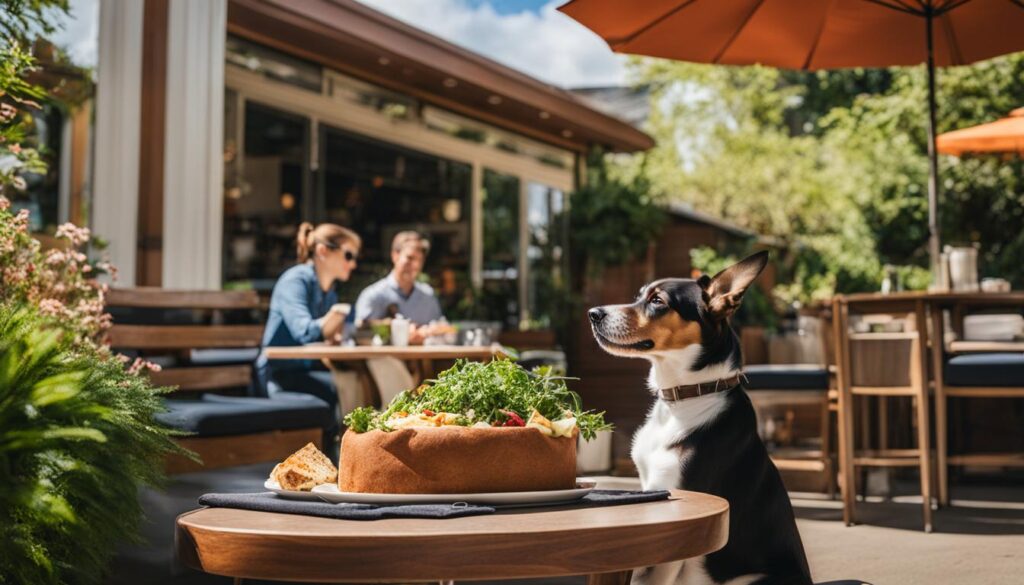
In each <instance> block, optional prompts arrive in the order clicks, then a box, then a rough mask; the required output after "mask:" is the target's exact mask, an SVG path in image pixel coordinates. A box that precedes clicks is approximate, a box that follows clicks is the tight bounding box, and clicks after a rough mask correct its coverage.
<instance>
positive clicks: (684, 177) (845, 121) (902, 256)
mask: <svg viewBox="0 0 1024 585" xmlns="http://www.w3.org/2000/svg"><path fill="white" fill-rule="evenodd" d="M632 71H633V74H634V76H635V78H636V80H637V81H638V82H640V83H644V84H648V85H650V86H651V87H652V88H653V90H654V91H653V92H652V100H653V103H652V112H653V114H652V116H651V119H650V121H649V123H650V126H649V130H650V131H651V132H652V133H653V134H654V135H655V137H656V138H657V140H658V146H657V147H655V149H653V150H652V151H651V152H649V153H646V154H644V155H642V156H640V157H637V159H636V160H635V161H633V162H631V163H628V164H627V165H626V168H625V170H624V171H623V172H624V173H627V174H629V173H636V172H637V171H636V169H637V168H639V167H640V166H641V165H642V166H644V167H645V168H646V169H647V172H648V176H649V179H650V181H651V185H652V188H653V189H654V191H655V192H658V193H661V194H663V195H664V196H666V197H670V198H675V199H681V200H684V201H687V202H689V203H691V204H692V205H694V206H695V207H696V208H698V209H702V210H704V211H708V212H710V213H714V214H717V215H720V216H722V217H725V218H727V219H729V220H730V221H733V222H735V223H737V224H739V225H742V226H745V227H748V228H750V229H753V230H756V231H759V232H761V233H763V234H768V235H773V236H776V237H779V238H782V239H783V240H785V241H788V242H790V243H791V247H790V254H789V255H788V256H787V257H786V258H785V264H786V267H788V268H789V270H790V273H789V274H784V275H783V278H782V279H781V282H786V280H789V281H790V284H788V285H787V286H785V287H784V288H781V289H779V291H777V292H780V293H782V294H783V297H784V298H787V299H788V298H792V299H797V298H799V299H804V300H809V299H812V298H821V297H825V296H828V295H831V294H832V293H833V292H836V291H839V292H853V291H862V290H877V287H878V285H879V282H880V280H881V278H882V276H883V274H884V272H885V265H886V264H889V265H895V266H897V270H898V272H899V273H901V274H902V276H903V281H904V284H905V285H907V286H908V287H915V288H919V287H923V286H926V285H927V283H928V282H929V277H928V275H927V272H926V271H925V266H927V260H928V259H927V249H926V246H927V238H928V232H927V196H926V189H925V181H926V177H927V168H928V167H927V158H926V142H925V141H926V133H925V124H926V104H927V101H926V94H925V78H924V72H923V71H922V70H921V68H920V67H916V68H893V69H886V70H849V71H829V72H815V73H806V72H793V71H781V70H776V69H769V68H763V67H723V66H709V65H696V64H687V63H673V62H667V61H656V60H635V61H634V62H633V65H632ZM939 82H940V83H939V96H940V97H939V103H940V109H939V120H940V123H939V130H940V131H945V130H951V129H955V128H960V127H964V126H969V125H973V124H977V123H981V122H985V121H990V120H993V119H996V118H998V117H1000V116H1003V115H1005V114H1006V112H1008V111H1009V110H1011V109H1013V108H1014V107H1018V106H1020V105H1021V104H1022V103H1024V54H1018V55H1011V56H1007V57H1002V58H999V59H993V60H990V61H986V62H983V63H979V64H976V65H973V66H970V67H958V68H952V69H944V70H942V71H940V76H939ZM941 165H942V168H941V175H940V177H941V188H942V196H941V208H940V213H941V216H940V217H941V222H942V223H941V229H942V232H943V240H944V242H946V243H961V242H971V241H977V242H979V243H980V244H981V248H982V256H981V261H982V274H983V275H984V274H993V275H999V276H1004V277H1007V278H1009V279H1010V280H1011V281H1013V282H1014V283H1015V284H1016V285H1017V286H1020V285H1022V284H1024V267H1022V266H1020V265H1019V264H1020V263H1019V261H1016V260H1015V257H1016V258H1019V256H1017V254H1018V253H1019V252H1022V251H1024V235H1022V234H1024V211H1022V210H1021V209H1022V206H1021V203H1022V202H1024V198H1022V185H1021V178H1020V177H1021V175H1020V171H1019V169H1020V165H1021V163H1020V162H1019V160H1018V161H1016V162H1013V161H1011V162H1007V161H1003V160H1000V159H998V158H993V157H966V158H964V159H962V160H958V159H953V158H948V157H943V158H942V160H941ZM1015 169H1016V170H1015Z"/></svg>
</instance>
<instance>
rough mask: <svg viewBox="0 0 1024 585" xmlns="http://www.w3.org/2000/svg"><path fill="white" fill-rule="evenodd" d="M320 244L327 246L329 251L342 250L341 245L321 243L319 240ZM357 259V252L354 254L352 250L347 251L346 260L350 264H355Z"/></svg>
mask: <svg viewBox="0 0 1024 585" xmlns="http://www.w3.org/2000/svg"><path fill="white" fill-rule="evenodd" d="M318 242H319V243H321V244H323V245H324V246H327V249H328V250H337V249H338V248H341V246H340V245H339V244H335V243H334V242H321V241H319V240H318ZM356 258H357V256H356V253H355V252H353V251H352V250H345V260H347V261H349V262H355V261H356Z"/></svg>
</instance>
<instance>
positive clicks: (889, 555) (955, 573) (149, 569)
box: [109, 465, 1024, 585]
mask: <svg viewBox="0 0 1024 585" xmlns="http://www.w3.org/2000/svg"><path fill="white" fill-rule="evenodd" d="M270 467H271V466H270V465H256V466H248V467H240V468H235V469H231V470H227V471H218V472H208V473H203V474H191V475H184V476H179V477H177V478H176V479H175V481H174V482H173V483H172V484H171V485H170V486H169V487H168V490H167V491H166V492H153V491H146V492H145V493H144V494H143V501H144V502H145V505H146V507H147V510H148V511H149V514H150V517H151V521H150V523H149V524H148V525H147V527H146V536H147V538H148V543H147V544H146V545H144V546H139V547H131V548H125V549H124V550H123V551H122V552H121V554H120V555H119V557H118V559H117V561H116V563H115V573H114V575H113V576H112V577H111V579H110V580H109V583H110V584H111V585H128V584H132V585H135V584H143V583H144V584H147V585H149V584H152V585H165V584H166V585H171V584H174V585H177V584H185V583H188V584H197V585H205V584H217V585H225V584H229V583H231V580H230V579H227V578H223V577H214V576H211V575H202V574H199V573H195V572H193V571H190V570H187V569H185V568H183V567H181V566H179V565H177V564H176V563H175V562H174V559H173V558H172V550H173V549H172V543H173V522H174V517H175V516H177V515H178V514H180V513H181V512H184V511H187V510H190V509H192V508H194V507H195V501H196V498H198V497H199V495H201V494H203V493H206V492H210V491H219V492H228V491H253V490H255V489H258V488H257V487H255V486H260V485H262V483H263V478H264V477H266V476H267V473H268V472H269V470H270ZM901 487H902V486H897V491H899V488H901ZM953 497H954V504H955V505H954V506H953V507H952V508H949V509H943V510H940V511H938V512H936V514H935V526H936V532H935V533H933V534H925V533H923V532H922V531H921V530H920V526H921V507H920V499H919V498H917V499H915V498H914V497H913V496H897V497H894V498H893V499H892V500H882V499H881V498H872V499H871V500H872V501H869V502H867V503H862V504H860V506H859V508H858V511H859V513H860V520H861V522H862V523H861V524H860V525H858V526H854V527H846V526H843V524H842V520H841V518H842V510H841V506H840V505H839V502H837V501H831V500H828V499H826V498H825V497H824V496H819V495H817V494H795V495H794V500H793V503H794V507H795V510H796V513H797V518H798V523H799V526H800V533H801V535H802V537H803V541H804V545H805V547H806V549H807V554H808V558H809V560H810V564H811V571H812V574H813V576H814V578H815V580H816V581H818V582H826V581H832V580H840V579H855V580H862V581H864V582H867V583H872V584H874V585H885V584H889V583H893V584H900V585H918V584H920V585H925V584H927V585H935V584H945V583H950V584H953V583H979V584H981V583H983V584H985V585H1000V584H1006V585H1010V584H1013V585H1019V584H1021V583H1024V483H1022V482H1020V481H1019V480H1018V481H1017V482H1016V483H1009V482H1005V481H1004V482H1002V485H1000V484H999V482H998V478H993V479H992V480H990V481H987V482H985V483H982V484H977V485H965V486H957V487H956V488H955V489H954V491H953ZM246 583H247V584H249V583H251V582H250V581H246ZM503 583H506V584H510V583H532V584H536V583H559V584H561V585H570V584H571V585H582V583H583V579H579V578H569V579H557V580H556V579H550V580H545V581H528V582H516V581H505V582H503ZM254 585H255V584H254Z"/></svg>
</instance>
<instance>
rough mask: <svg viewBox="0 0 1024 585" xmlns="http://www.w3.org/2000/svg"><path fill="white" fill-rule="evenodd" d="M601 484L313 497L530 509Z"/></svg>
mask: <svg viewBox="0 0 1024 585" xmlns="http://www.w3.org/2000/svg"><path fill="white" fill-rule="evenodd" d="M596 485H597V484H596V483H595V482H592V481H577V482H576V487H575V488H573V489H567V490H547V491H542V492H495V493H483V494H363V493H357V492H343V491H340V490H338V486H337V484H333V483H325V484H323V485H318V486H316V487H315V488H313V493H314V494H316V495H317V496H320V497H321V498H322V499H323V500H324V501H327V502H331V503H332V504H437V503H453V502H465V503H467V504H496V505H527V504H549V503H552V502H572V501H575V500H579V499H580V498H582V497H583V496H585V495H587V494H589V493H590V492H591V490H593V489H594V486H596Z"/></svg>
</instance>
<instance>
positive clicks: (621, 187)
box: [569, 151, 666, 275]
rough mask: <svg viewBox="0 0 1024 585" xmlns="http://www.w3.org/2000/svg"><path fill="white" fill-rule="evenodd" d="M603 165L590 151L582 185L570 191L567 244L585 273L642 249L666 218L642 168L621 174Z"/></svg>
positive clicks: (597, 153)
mask: <svg viewBox="0 0 1024 585" xmlns="http://www.w3.org/2000/svg"><path fill="white" fill-rule="evenodd" d="M608 166H609V165H608V163H607V161H606V160H605V157H604V155H603V154H602V153H601V152H600V151H595V152H594V153H593V154H592V155H591V156H590V158H589V160H588V165H587V172H588V176H587V183H586V185H584V186H583V187H581V188H580V189H578V190H577V191H576V192H575V193H574V194H573V195H572V197H571V201H572V208H571V210H570V213H571V215H570V230H569V236H570V238H571V240H570V248H571V250H572V253H573V254H574V255H575V256H576V258H577V261H576V264H579V265H582V266H584V267H585V269H586V270H585V272H586V273H587V274H590V275H596V274H599V273H600V272H601V269H603V268H604V267H605V266H615V265H618V264H623V263H625V262H628V261H630V260H633V259H635V258H637V257H639V256H640V255H642V254H643V253H645V252H646V251H647V248H648V246H650V244H651V243H652V242H654V241H655V240H656V239H657V238H658V234H659V233H660V232H661V228H662V227H663V226H664V224H665V220H666V215H665V211H664V210H663V209H662V208H661V207H660V206H659V205H658V201H657V200H656V199H655V197H654V196H653V194H652V192H651V189H650V186H649V184H648V183H647V180H646V178H645V175H644V174H643V173H638V174H637V175H636V176H635V177H634V178H632V179H629V180H627V179H623V178H620V177H614V176H611V175H610V174H609V168H608Z"/></svg>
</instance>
